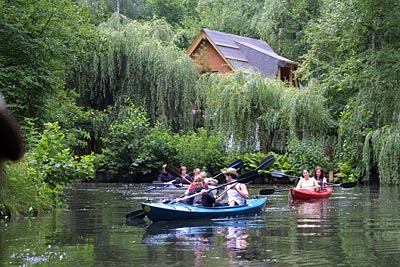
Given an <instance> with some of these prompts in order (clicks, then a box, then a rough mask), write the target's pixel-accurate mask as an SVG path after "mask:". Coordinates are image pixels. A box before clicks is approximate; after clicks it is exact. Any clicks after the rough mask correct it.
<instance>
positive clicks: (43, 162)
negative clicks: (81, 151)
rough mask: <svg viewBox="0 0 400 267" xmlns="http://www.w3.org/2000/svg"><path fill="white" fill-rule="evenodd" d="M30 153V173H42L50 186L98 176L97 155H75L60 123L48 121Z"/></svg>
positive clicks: (40, 175) (54, 186)
mask: <svg viewBox="0 0 400 267" xmlns="http://www.w3.org/2000/svg"><path fill="white" fill-rule="evenodd" d="M27 157H28V164H29V165H28V167H29V168H30V169H29V172H30V174H31V175H36V176H38V177H41V180H43V181H44V182H46V183H47V184H48V185H49V187H50V188H56V187H57V186H65V185H69V184H71V183H73V182H75V181H81V180H85V179H90V178H93V176H94V164H93V161H94V158H95V157H94V155H93V154H91V155H85V156H74V155H73V153H72V151H71V149H70V145H69V144H68V143H66V136H65V134H64V133H63V132H62V131H61V129H60V126H59V125H58V123H49V124H46V125H45V130H44V132H43V133H42V134H41V136H40V137H39V140H38V142H37V144H36V145H35V146H34V147H32V148H31V150H30V151H29V152H28V156H27Z"/></svg>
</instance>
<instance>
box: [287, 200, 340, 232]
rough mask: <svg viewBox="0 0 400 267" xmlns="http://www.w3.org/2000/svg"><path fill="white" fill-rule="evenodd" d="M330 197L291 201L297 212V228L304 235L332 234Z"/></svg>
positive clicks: (290, 204)
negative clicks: (330, 229)
mask: <svg viewBox="0 0 400 267" xmlns="http://www.w3.org/2000/svg"><path fill="white" fill-rule="evenodd" d="M331 206H332V203H331V201H330V199H329V198H323V199H310V200H294V201H289V207H290V208H291V210H292V211H293V212H296V213H297V216H296V222H297V228H298V229H301V231H300V232H299V234H300V235H302V236H325V235H329V234H331V233H330V231H328V230H329V228H331V227H332V224H331V220H330V210H329V207H331Z"/></svg>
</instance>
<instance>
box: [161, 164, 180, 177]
mask: <svg viewBox="0 0 400 267" xmlns="http://www.w3.org/2000/svg"><path fill="white" fill-rule="evenodd" d="M165 170H166V171H167V172H168V173H169V174H171V175H172V176H174V177H180V176H181V172H180V170H179V169H178V168H176V167H175V166H172V165H169V164H167V166H166V167H165Z"/></svg>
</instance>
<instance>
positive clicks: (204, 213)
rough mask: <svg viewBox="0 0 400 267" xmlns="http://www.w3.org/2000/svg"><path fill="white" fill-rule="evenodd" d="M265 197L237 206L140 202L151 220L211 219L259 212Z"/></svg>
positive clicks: (265, 199) (265, 200)
mask: <svg viewBox="0 0 400 267" xmlns="http://www.w3.org/2000/svg"><path fill="white" fill-rule="evenodd" d="M266 202H267V198H255V199H248V200H247V204H245V205H238V206H233V207H229V206H217V207H199V206H193V205H190V204H186V203H146V202H144V203H142V208H143V211H144V212H145V213H146V215H147V217H148V218H149V219H150V220H151V221H153V222H157V221H177V220H197V219H213V218H221V217H236V216H244V215H255V214H259V213H260V212H261V210H262V209H263V207H264V205H265V203H266Z"/></svg>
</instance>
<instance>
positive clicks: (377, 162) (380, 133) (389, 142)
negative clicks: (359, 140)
mask: <svg viewBox="0 0 400 267" xmlns="http://www.w3.org/2000/svg"><path fill="white" fill-rule="evenodd" d="M362 155H363V157H362V162H363V165H362V167H363V170H364V171H365V173H372V169H376V170H377V171H378V172H379V178H380V179H379V181H380V184H382V185H399V184H400V180H399V176H400V167H399V160H400V126H399V125H387V126H384V127H382V128H379V129H376V130H374V131H371V132H370V133H369V134H368V135H367V136H366V139H365V143H364V150H363V154H362Z"/></svg>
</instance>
